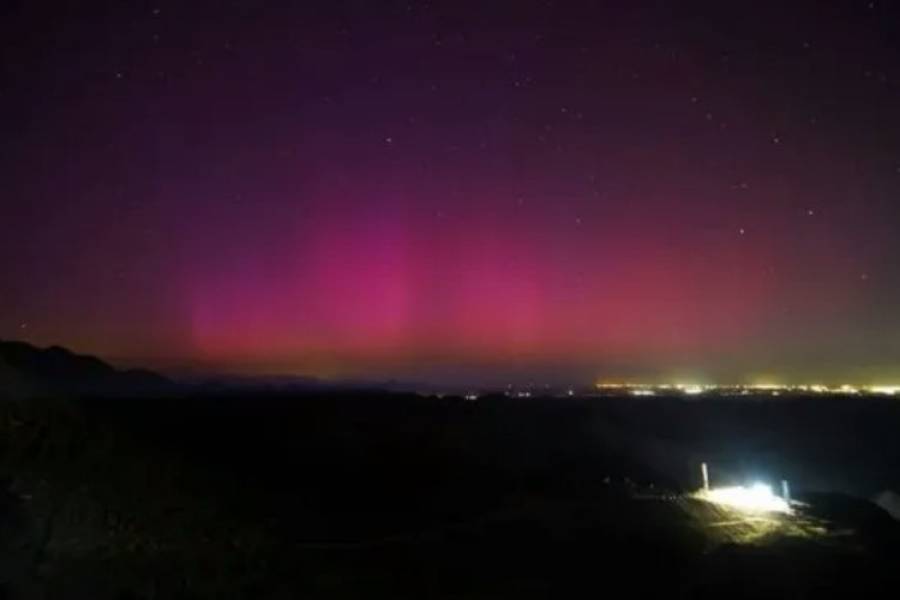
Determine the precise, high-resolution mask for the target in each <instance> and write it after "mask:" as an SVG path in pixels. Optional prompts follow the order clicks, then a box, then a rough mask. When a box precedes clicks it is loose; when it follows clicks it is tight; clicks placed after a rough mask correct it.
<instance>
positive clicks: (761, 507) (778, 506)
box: [694, 463, 792, 514]
mask: <svg viewBox="0 0 900 600" xmlns="http://www.w3.org/2000/svg"><path fill="white" fill-rule="evenodd" d="M700 474H701V476H702V478H703V487H702V488H701V489H700V490H699V491H698V492H696V493H695V494H694V497H695V498H699V499H700V500H705V501H706V502H712V503H713V504H719V505H721V506H726V507H728V508H731V509H734V510H739V511H741V512H747V513H784V514H790V513H791V512H792V511H791V495H790V494H791V493H790V486H789V484H788V482H787V481H782V482H781V489H782V493H783V495H782V496H778V495H776V494H775V493H773V492H772V488H771V486H769V485H768V484H765V483H760V482H757V483H754V484H752V485H750V486H742V485H735V486H730V487H720V488H713V487H710V485H709V469H708V468H707V466H706V463H701V464H700Z"/></svg>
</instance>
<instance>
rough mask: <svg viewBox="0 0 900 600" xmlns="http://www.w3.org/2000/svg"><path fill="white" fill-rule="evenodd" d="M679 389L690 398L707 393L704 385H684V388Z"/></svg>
mask: <svg viewBox="0 0 900 600" xmlns="http://www.w3.org/2000/svg"><path fill="white" fill-rule="evenodd" d="M678 389H680V390H681V391H682V392H684V393H685V394H687V395H689V396H696V395H698V394H702V393H703V392H705V391H706V388H705V387H703V386H702V385H684V386H679V388H678Z"/></svg>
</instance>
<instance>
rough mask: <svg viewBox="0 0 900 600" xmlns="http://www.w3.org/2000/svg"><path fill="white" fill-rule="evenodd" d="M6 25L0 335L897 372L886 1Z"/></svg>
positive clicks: (402, 10)
mask: <svg viewBox="0 0 900 600" xmlns="http://www.w3.org/2000/svg"><path fill="white" fill-rule="evenodd" d="M0 34H2V37H0V46H2V52H0V69H2V71H0V118H2V121H3V127H2V132H3V135H2V137H0V156H2V159H0V176H2V181H3V186H2V193H0V252H2V256H3V277H2V278H0V338H3V339H23V340H26V341H30V342H33V343H36V344H40V345H49V344H62V345H66V346H68V347H70V348H73V349H75V350H78V351H82V352H89V353H94V354H98V355H100V356H102V357H104V358H107V359H109V360H112V361H113V362H116V363H117V364H141V365H147V366H151V367H156V368H160V369H163V370H168V371H169V372H181V371H196V372H204V371H209V372H213V371H214V372H234V373H250V374H308V375H316V376H323V377H398V378H417V379H429V378H430V379H444V380H456V381H461V380H464V379H483V380H487V379H491V378H496V379H500V378H508V377H531V378H538V379H547V380H549V379H570V380H571V379H575V378H583V377H584V378H586V377H590V378H591V379H593V378H594V377H631V378H641V377H643V378H657V377H670V376H672V375H673V374H675V375H677V376H689V377H692V378H695V379H698V380H706V381H746V380H750V379H753V378H755V377H762V376H765V377H771V378H777V379H780V380H785V381H790V380H792V381H804V382H810V381H823V382H831V381H836V380H842V379H848V378H849V379H851V380H853V381H858V382H864V383H879V382H885V381H897V380H900V314H898V310H897V307H898V306H900V279H898V276H900V240H898V235H897V231H898V229H897V226H898V223H900V210H898V206H900V7H898V6H897V4H896V3H890V2H887V1H874V2H871V1H849V0H847V1H822V0H819V1H815V2H812V1H802V0H801V1H797V2H777V3H776V2H758V1H756V2H749V1H746V2H745V1H735V2H721V1H715V2H712V1H709V2H706V1H701V2H697V1H685V2H663V1H657V2H650V1H635V2H576V1H573V2H565V1H562V0H557V1H540V2H536V1H531V0H515V1H503V0H497V1H484V2H466V1H456V2H441V1H432V2H424V1H418V0H405V1H403V2H394V1H388V0H386V1H379V2H371V1H363V0H356V1H345V0H330V1H327V2H313V1H310V2H252V1H234V2H225V1H221V2H168V1H159V2H141V1H137V2H106V3H97V2H90V1H88V2H71V3H48V2H31V1H24V0H19V1H17V0H12V1H10V2H4V3H3V6H2V8H0Z"/></svg>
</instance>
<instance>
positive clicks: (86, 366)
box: [0, 341, 175, 396]
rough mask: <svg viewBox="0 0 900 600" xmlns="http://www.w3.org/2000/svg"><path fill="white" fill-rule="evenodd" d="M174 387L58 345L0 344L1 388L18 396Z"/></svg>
mask: <svg viewBox="0 0 900 600" xmlns="http://www.w3.org/2000/svg"><path fill="white" fill-rule="evenodd" d="M174 388H175V385H174V384H173V383H172V382H171V381H169V380H168V379H166V378H165V377H163V376H162V375H159V374H157V373H153V372H152V371H146V370H142V369H141V370H126V371H123V370H118V369H115V368H113V367H112V366H110V365H108V364H107V363H105V362H103V361H102V360H100V359H99V358H96V357H94V356H86V355H82V354H75V353H73V352H70V351H69V350H66V349H65V348H61V347H59V346H51V347H49V348H37V347H35V346H32V345H31V344H27V343H25V342H16V341H0V389H2V390H3V391H4V392H5V393H7V394H11V395H15V396H33V395H40V394H48V393H53V394H58V393H65V394H74V395H85V394H90V395H115V396H145V395H150V394H161V393H166V392H171V391H172V390H173V389H174Z"/></svg>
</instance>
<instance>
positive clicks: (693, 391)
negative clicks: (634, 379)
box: [594, 382, 900, 396]
mask: <svg viewBox="0 0 900 600" xmlns="http://www.w3.org/2000/svg"><path fill="white" fill-rule="evenodd" d="M594 387H595V388H596V389H597V390H598V391H599V392H602V393H604V394H611V395H616V394H628V395H631V396H655V395H660V394H661V395H665V394H667V393H670V392H680V393H682V394H684V395H687V396H696V395H701V394H709V395H720V396H749V395H751V394H765V395H768V396H784V395H801V394H845V395H860V394H871V395H882V396H900V385H873V386H867V387H858V386H854V385H851V384H849V383H845V384H842V385H840V386H833V387H832V386H827V385H823V384H821V383H815V384H798V385H783V384H776V383H753V384H729V385H715V384H702V385H701V384H696V383H675V384H672V383H655V384H648V383H610V382H597V383H595V384H594Z"/></svg>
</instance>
